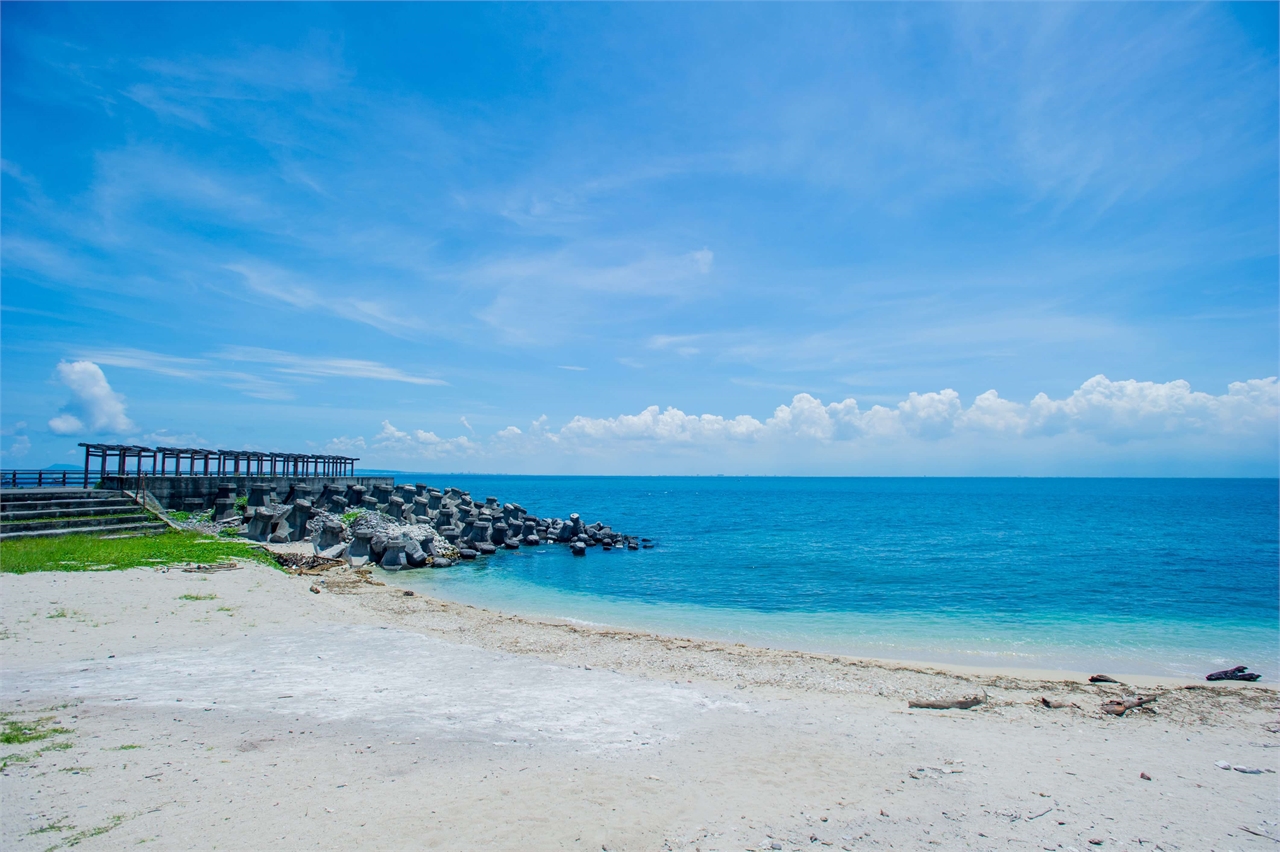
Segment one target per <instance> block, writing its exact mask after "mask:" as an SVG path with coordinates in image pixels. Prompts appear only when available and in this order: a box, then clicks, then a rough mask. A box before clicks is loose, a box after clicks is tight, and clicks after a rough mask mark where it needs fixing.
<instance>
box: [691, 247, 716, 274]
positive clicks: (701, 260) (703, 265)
mask: <svg viewBox="0 0 1280 852" xmlns="http://www.w3.org/2000/svg"><path fill="white" fill-rule="evenodd" d="M689 257H690V258H692V259H693V265H694V266H696V267H697V268H698V271H699V272H701V273H702V274H703V275H706V274H707V273H708V272H710V271H711V264H712V263H713V262H714V261H715V259H716V255H715V252H713V251H712V250H711V249H707V248H703V249H698V250H697V251H695V252H692V253H690V255H689Z"/></svg>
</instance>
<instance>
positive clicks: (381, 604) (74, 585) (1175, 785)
mask: <svg viewBox="0 0 1280 852" xmlns="http://www.w3.org/2000/svg"><path fill="white" fill-rule="evenodd" d="M314 579H316V578H305V579H303V578H292V577H287V576H285V575H284V574H282V573H280V572H277V571H272V570H270V569H267V568H264V567H262V566H249V567H247V568H245V569H244V570H240V571H233V572H226V573H222V574H215V575H211V576H200V575H192V574H184V573H181V572H177V571H170V572H167V573H159V572H153V571H150V570H145V571H142V570H139V571H128V572H113V573H104V574H93V575H70V574H42V575H26V576H21V577H15V576H11V575H0V606H2V611H0V653H2V662H3V669H2V673H3V678H2V680H0V704H2V709H4V710H5V711H8V712H11V713H15V714H16V716H15V717H14V718H16V719H21V720H29V719H33V718H36V717H39V716H47V715H53V716H55V717H56V718H57V720H58V721H59V722H60V724H61V725H62V726H64V727H67V728H71V729H72V730H73V733H71V734H69V735H66V736H63V737H60V738H58V740H57V741H61V742H67V743H68V744H69V745H70V747H69V748H67V749H66V750H48V749H45V750H43V751H42V752H41V753H40V754H39V755H38V756H37V751H38V750H40V746H42V745H45V746H47V745H48V743H49V742H50V741H44V742H43V743H29V744H26V745H15V746H5V747H4V748H5V749H6V750H9V751H10V752H12V753H14V754H18V755H20V756H22V757H26V758H28V759H27V760H26V761H22V760H16V761H15V760H10V761H9V763H8V766H7V767H6V768H5V769H4V771H3V775H2V777H0V839H2V841H3V846H4V848H6V849H38V850H45V849H49V848H50V847H55V846H57V845H59V844H64V845H66V844H69V842H70V841H72V840H75V841H77V842H78V843H79V844H80V845H81V846H82V847H83V848H85V849H117V848H123V847H126V846H133V845H136V844H138V843H140V842H142V841H148V842H154V843H155V845H156V846H157V847H159V848H166V849H188V848H190V849H215V848H216V849H262V848H276V849H294V848H321V849H338V848H351V847H353V846H358V847H359V848H370V849H406V848H415V849H416V848H440V849H472V848H477V847H481V846H484V847H488V848H502V849H506V848H510V849H517V848H518V849H562V848H563V849H591V850H597V849H602V848H603V849H609V850H614V849H654V850H657V849H665V848H680V849H701V850H710V849H758V848H764V849H768V848H772V847H773V846H774V845H775V844H776V845H777V848H782V849H797V848H805V849H817V848H827V845H830V846H832V847H834V848H849V849H864V848H866V849H871V848H877V849H880V848H883V849H887V848H889V847H890V845H892V846H893V847H894V848H898V849H904V848H906V849H926V848H941V849H1042V848H1044V849H1071V848H1074V849H1077V850H1084V849H1095V848H1103V849H1116V848H1129V849H1139V848H1142V849H1153V848H1157V847H1158V848H1162V849H1217V850H1225V849H1251V848H1270V847H1273V846H1275V845H1276V844H1275V843H1274V841H1272V840H1269V839H1263V838H1259V837H1256V836H1254V835H1251V834H1248V833H1247V832H1244V831H1242V830H1241V826H1244V827H1248V828H1251V829H1253V830H1254V831H1259V832H1263V833H1271V834H1274V835H1276V836H1278V837H1280V831H1277V829H1276V826H1275V820H1276V810H1277V808H1276V802H1277V792H1278V790H1280V786H1278V779H1280V775H1276V774H1261V775H1247V774H1244V773H1240V772H1235V771H1229V770H1227V771H1224V770H1221V769H1219V768H1217V767H1215V766H1214V762H1215V761H1217V760H1226V761H1228V762H1230V763H1233V764H1245V765H1248V766H1250V767H1265V768H1271V769H1276V768H1277V756H1278V755H1280V750H1278V749H1276V748H1274V747H1273V746H1277V745H1280V737H1277V736H1276V735H1275V734H1272V733H1270V732H1269V731H1268V730H1267V729H1266V728H1265V727H1264V725H1266V724H1269V723H1272V722H1274V721H1275V720H1276V710H1275V708H1276V704H1277V699H1276V695H1275V693H1274V691H1272V690H1270V689H1262V688H1257V687H1240V686H1235V685H1228V686H1223V687H1216V688H1212V689H1196V690H1186V689H1182V688H1181V685H1173V687H1172V688H1170V689H1162V690H1153V691H1159V692H1161V693H1162V694H1161V698H1160V700H1159V702H1158V703H1157V705H1156V707H1157V712H1156V713H1154V714H1137V715H1133V714H1131V715H1128V716H1126V717H1124V718H1121V719H1115V718H1110V717H1103V716H1102V715H1101V714H1100V713H1099V712H1098V705H1099V703H1100V700H1101V698H1102V697H1105V696H1108V695H1112V694H1119V693H1120V692H1121V691H1123V690H1121V689H1120V688H1116V687H1111V688H1102V689H1099V688H1096V687H1092V686H1085V685H1080V684H1068V683H1063V682H1061V681H1056V682H1037V681H1029V680H1018V679H1014V678H1001V677H985V678H979V677H975V676H972V675H964V674H957V673H945V672H942V673H935V672H929V671H921V670H916V669H912V668H908V667H900V666H885V665H875V664H864V663H859V662H858V661H854V660H848V659H843V658H829V657H821V656H816V655H808V654H794V653H787V652H777V651H762V650H759V649H751V648H744V647H741V646H725V645H721V644H718V643H709V642H699V641H692V640H682V639H673V638H670V637H657V636H651V635H648V634H641V633H633V632H627V631H609V630H593V629H590V628H585V627H582V626H576V625H571V624H559V623H553V622H541V621H530V620H526V619H522V618H518V617H513V616H506V615H501V614H498V613H492V612H487V611H483V610H477V609H474V608H471V607H466V606H460V605H455V604H450V603H445V602H440V601H433V600H430V599H427V598H423V597H421V596H416V597H405V596H403V595H402V594H400V593H399V592H398V591H397V590H395V589H393V588H390V587H381V586H371V585H365V584H355V583H353V582H351V580H352V578H351V576H350V575H329V576H327V577H325V578H323V579H324V580H325V584H324V587H325V590H324V591H323V592H322V593H321V594H311V593H309V592H308V591H307V589H308V587H309V585H310V584H311V582H312V581H313V580H314ZM183 595H188V596H195V597H198V598H203V599H197V600H183V599H182V596H183ZM211 595H212V596H216V597H209V596H211ZM983 689H985V690H986V691H987V693H988V695H989V696H990V699H991V700H990V703H989V704H987V705H985V706H983V707H981V708H979V709H978V710H974V711H946V712H934V711H917V710H907V708H906V700H905V699H906V698H908V697H913V696H940V695H941V696H954V695H961V694H966V693H972V692H980V691H982V690H983ZM1042 694H1044V695H1052V696H1056V697H1058V698H1060V699H1065V700H1071V701H1074V702H1076V703H1077V704H1079V705H1080V707H1081V708H1082V709H1081V710H1075V709H1064V710H1047V709H1044V708H1042V707H1037V706H1033V704H1032V703H1031V702H1033V701H1034V700H1035V699H1037V697H1038V696H1039V695H1042ZM60 705H66V706H64V707H60ZM133 746H137V747H136V748H134V747H133ZM1140 772H1145V773H1146V774H1147V775H1149V776H1150V777H1151V779H1152V780H1150V781H1147V780H1143V779H1141V778H1140V777H1139V773H1140ZM50 825H55V826H56V828H55V829H53V830H48V831H44V832H40V833H32V832H38V831H39V829H42V828H45V827H47V826H50ZM59 829H60V830H59ZM94 832H98V833H94ZM1090 840H1101V841H1102V845H1101V847H1099V846H1096V845H1091V844H1090V843H1089V841H1090Z"/></svg>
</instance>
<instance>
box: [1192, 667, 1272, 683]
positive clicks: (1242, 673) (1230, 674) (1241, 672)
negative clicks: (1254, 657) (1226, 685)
mask: <svg viewBox="0 0 1280 852" xmlns="http://www.w3.org/2000/svg"><path fill="white" fill-rule="evenodd" d="M1261 677H1262V675H1260V674H1258V673H1257V672H1251V671H1249V667H1248V666H1236V667H1235V668H1234V669H1223V670H1222V671H1220V672H1213V673H1212V674H1207V675H1205V676H1204V679H1205V680H1247V681H1249V682H1250V683H1252V682H1253V681H1255V680H1258V679H1259V678H1261Z"/></svg>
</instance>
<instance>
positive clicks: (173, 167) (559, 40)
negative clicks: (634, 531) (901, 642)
mask: <svg viewBox="0 0 1280 852" xmlns="http://www.w3.org/2000/svg"><path fill="white" fill-rule="evenodd" d="M0 15H2V16H3V45H2V47H3V55H2V57H0V62H2V63H3V67H2V69H0V70H2V71H3V80H2V84H0V85H2V86H3V90H2V92H0V96H2V100H0V105H2V111H3V116H2V117H3V128H2V131H0V132H2V137H0V148H2V155H3V162H4V171H3V185H2V188H3V196H2V203H0V214H2V221H0V225H2V226H3V237H2V241H0V249H2V262H3V268H2V273H3V290H2V293H0V302H2V307H3V318H2V320H0V321H2V323H3V325H2V326H0V331H2V333H3V334H2V338H0V347H2V348H0V354H2V355H3V362H2V363H0V378H2V380H3V383H2V387H0V431H2V432H3V437H2V441H0V449H3V452H4V456H3V458H2V463H3V465H4V466H5V467H12V466H18V467H38V466H43V465H46V464H52V463H63V462H74V461H76V459H77V458H78V453H77V450H76V448H75V444H76V442H77V441H81V440H104V441H106V440H110V441H129V442H140V443H146V444H152V445H154V444H169V445H172V444H177V445H184V446H187V445H199V446H219V447H249V448H256V449H278V450H294V451H296V450H302V449H307V448H312V449H317V450H321V449H326V448H327V449H330V450H333V451H339V452H347V453H349V454H351V455H356V456H359V457H360V458H361V459H362V466H369V467H394V468H401V469H413V470H444V471H450V470H452V471H460V470H476V471H493V472H543V473H552V472H574V473H650V472H652V473H848V474H856V473H874V474H883V473H903V474H915V473H939V474H943V473H960V474H1007V473H1026V474H1076V473H1091V474H1144V475H1145V474H1156V475H1159V474H1195V475H1201V474H1223V475H1274V474H1275V472H1276V465H1277V456H1278V452H1277V446H1278V443H1280V439H1278V438H1277V427H1276V422H1277V411H1278V410H1280V409H1278V399H1280V397H1278V394H1277V388H1276V382H1275V379H1274V378H1273V377H1275V376H1276V374H1277V357H1278V348H1277V283H1278V281H1277V257H1278V251H1277V224H1278V223H1277V202H1278V198H1280V190H1278V183H1277V161H1278V150H1277V123H1278V121H1280V116H1278V112H1277V86H1276V79H1277V29H1278V27H1277V6H1276V5H1275V4H1244V5H1229V4H1209V5H1191V4H1170V5H1166V4H1134V5H1120V4H1080V5H1047V4H1046V5H1038V4H1027V5H1006V4H1000V5H994V6H984V5H978V4H960V5H946V4H918V5H891V4H856V5H731V4H715V5H668V4H655V5H644V4H642V5H578V4H570V5H533V6H508V5H498V4H477V5H456V4H439V5H437V4H392V5H379V4H350V5H341V6H328V5H304V4H276V5H262V6H259V5H249V4H237V5H217V6H212V5H201V4H167V5H160V4H145V5H112V4H88V5H70V4H57V5H55V4H14V3H9V4H5V5H4V6H3V8H2V9H0ZM1102 377H1105V378H1102ZM991 391H995V392H996V394H997V395H992V394H991V393H989V392H991Z"/></svg>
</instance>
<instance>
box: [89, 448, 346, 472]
mask: <svg viewBox="0 0 1280 852" xmlns="http://www.w3.org/2000/svg"><path fill="white" fill-rule="evenodd" d="M80 446H82V447H84V475H85V479H86V481H87V480H88V477H89V471H90V468H91V467H97V468H98V469H99V471H100V475H101V476H104V477H105V476H295V477H312V476H354V475H355V469H356V462H358V461H359V459H357V458H351V457H350V456H330V455H319V454H315V453H261V452H255V451H251V450H206V449H202V448H199V447H155V448H152V447H139V446H134V445H127V444H85V443H81V444H80ZM144 460H145V461H149V462H150V467H151V469H150V470H145V469H144V464H143V462H144ZM95 462H96V464H95ZM130 468H132V469H130Z"/></svg>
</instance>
